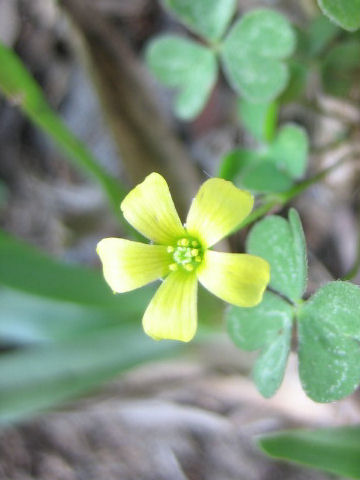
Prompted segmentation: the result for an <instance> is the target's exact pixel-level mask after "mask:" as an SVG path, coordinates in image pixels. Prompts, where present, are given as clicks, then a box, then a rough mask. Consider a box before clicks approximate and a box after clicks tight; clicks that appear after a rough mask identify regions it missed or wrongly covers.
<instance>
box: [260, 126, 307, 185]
mask: <svg viewBox="0 0 360 480" xmlns="http://www.w3.org/2000/svg"><path fill="white" fill-rule="evenodd" d="M308 154H309V140H308V136H307V133H306V131H305V130H304V129H303V128H302V127H299V126H298V125H291V124H288V125H285V126H284V127H283V128H282V129H281V130H280V131H279V132H278V134H277V136H276V138H275V140H274V142H273V144H272V145H271V146H270V148H269V151H268V153H267V156H269V157H270V158H272V159H273V161H274V162H275V165H276V166H277V167H278V168H279V169H280V170H283V171H284V172H286V173H287V174H288V175H290V177H292V178H294V179H299V178H301V177H302V176H303V175H304V173H305V171H306V167H307V162H308Z"/></svg>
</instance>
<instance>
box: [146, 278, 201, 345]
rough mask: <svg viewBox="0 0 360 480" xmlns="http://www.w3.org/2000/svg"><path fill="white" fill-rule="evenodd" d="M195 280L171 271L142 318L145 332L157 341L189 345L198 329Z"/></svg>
mask: <svg viewBox="0 0 360 480" xmlns="http://www.w3.org/2000/svg"><path fill="white" fill-rule="evenodd" d="M196 304H197V278H196V275H195V274H194V273H187V272H181V271H178V272H173V273H171V274H170V275H169V276H168V277H167V278H166V279H165V280H164V282H163V283H162V284H161V285H160V287H159V289H158V290H157V292H156V293H155V295H154V297H153V299H152V300H151V302H150V304H149V306H148V308H147V310H146V312H145V314H144V318H143V327H144V330H145V333H147V334H148V335H150V337H153V338H155V339H156V340H160V339H165V338H166V339H171V340H181V341H182V342H189V341H190V340H191V339H192V338H193V336H194V335H195V332H196V326H197V305H196Z"/></svg>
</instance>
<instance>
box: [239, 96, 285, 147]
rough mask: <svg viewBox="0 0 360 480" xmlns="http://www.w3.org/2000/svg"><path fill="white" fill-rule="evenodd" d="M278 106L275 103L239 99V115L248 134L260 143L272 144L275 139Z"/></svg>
mask: <svg viewBox="0 0 360 480" xmlns="http://www.w3.org/2000/svg"><path fill="white" fill-rule="evenodd" d="M277 112H278V106H277V104H276V103H275V102H270V103H268V102H266V103H261V102H260V103H259V102H257V103H255V102H249V101H248V100H246V99H239V101H238V114H239V117H240V119H241V121H242V123H243V125H244V127H245V128H246V130H247V131H248V132H250V133H251V134H252V135H253V136H254V137H255V138H256V140H258V141H259V142H270V141H271V140H272V139H273V138H274V134H275V129H276V122H277Z"/></svg>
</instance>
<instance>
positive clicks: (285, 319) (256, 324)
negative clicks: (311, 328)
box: [227, 292, 294, 398]
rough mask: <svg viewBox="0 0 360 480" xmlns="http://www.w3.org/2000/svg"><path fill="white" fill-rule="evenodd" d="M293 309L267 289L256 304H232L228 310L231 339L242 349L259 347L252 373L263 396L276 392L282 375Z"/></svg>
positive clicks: (289, 339) (288, 347)
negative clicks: (241, 305)
mask: <svg viewBox="0 0 360 480" xmlns="http://www.w3.org/2000/svg"><path fill="white" fill-rule="evenodd" d="M293 313H294V312H293V308H292V306H291V305H290V304H289V303H288V302H285V301H284V300H282V299H281V298H280V297H278V296H277V295H274V294H272V293H270V292H266V293H265V295H264V299H263V301H262V303H260V305H258V306H257V307H254V308H239V307H231V308H230V310H229V312H228V314H227V322H228V332H229V335H230V337H231V339H232V340H233V341H234V343H235V344H236V345H237V346H238V347H239V348H242V349H244V350H261V353H260V356H259V358H258V360H257V361H256V364H255V367H254V371H253V377H254V381H255V384H256V386H257V388H258V389H259V391H260V393H261V394H262V395H263V396H264V397H266V398H269V397H271V396H272V395H274V394H275V392H276V391H277V389H278V388H279V386H280V384H281V382H282V379H283V377H284V372H285V367H286V362H287V358H288V355H289V351H290V343H291V331H292V318H293Z"/></svg>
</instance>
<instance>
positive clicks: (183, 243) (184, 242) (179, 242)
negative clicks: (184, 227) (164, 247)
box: [177, 238, 190, 247]
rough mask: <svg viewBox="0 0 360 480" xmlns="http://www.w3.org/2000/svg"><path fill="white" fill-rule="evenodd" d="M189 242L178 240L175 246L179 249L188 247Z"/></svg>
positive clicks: (185, 239) (182, 239)
mask: <svg viewBox="0 0 360 480" xmlns="http://www.w3.org/2000/svg"><path fill="white" fill-rule="evenodd" d="M189 243H190V242H189V240H188V239H187V238H181V239H180V240H178V242H177V244H178V245H179V246H181V247H187V246H188V245H189Z"/></svg>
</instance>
